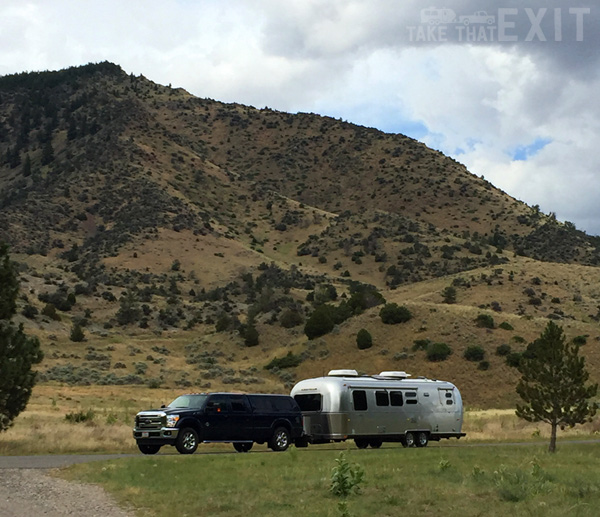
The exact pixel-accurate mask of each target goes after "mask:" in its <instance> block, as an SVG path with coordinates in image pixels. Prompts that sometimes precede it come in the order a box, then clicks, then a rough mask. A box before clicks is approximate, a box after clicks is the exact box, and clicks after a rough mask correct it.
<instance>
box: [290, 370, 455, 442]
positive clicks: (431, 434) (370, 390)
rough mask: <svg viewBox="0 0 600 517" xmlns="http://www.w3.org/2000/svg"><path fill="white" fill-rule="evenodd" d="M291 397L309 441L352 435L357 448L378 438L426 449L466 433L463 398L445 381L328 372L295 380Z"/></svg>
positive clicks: (397, 374) (396, 374)
mask: <svg viewBox="0 0 600 517" xmlns="http://www.w3.org/2000/svg"><path fill="white" fill-rule="evenodd" d="M291 396H292V397H294V399H295V400H296V402H297V403H298V405H299V406H300V409H301V410H302V416H303V420H304V424H303V425H304V433H305V437H306V439H307V441H308V443H327V442H331V441H343V440H347V439H354V440H355V441H356V444H357V446H358V447H361V448H363V447H366V446H368V445H371V446H372V447H379V446H380V445H381V443H382V442H401V443H402V444H403V445H405V446H413V445H416V446H421V447H424V446H425V445H427V443H428V441H429V440H435V441H437V440H440V439H442V438H460V437H462V436H464V435H465V433H463V432H462V423H463V403H462V397H461V395H460V392H459V390H458V389H457V388H456V386H455V385H454V384H452V383H450V382H446V381H440V380H433V379H426V378H424V377H420V378H415V379H410V378H409V375H408V374H406V373H404V372H381V373H380V374H379V375H372V376H366V375H362V376H359V375H358V373H357V372H356V371H355V370H332V371H331V372H329V374H328V375H327V376H326V377H318V378H314V379H306V380H303V381H300V382H298V383H297V384H296V385H295V386H294V388H293V389H292V391H291Z"/></svg>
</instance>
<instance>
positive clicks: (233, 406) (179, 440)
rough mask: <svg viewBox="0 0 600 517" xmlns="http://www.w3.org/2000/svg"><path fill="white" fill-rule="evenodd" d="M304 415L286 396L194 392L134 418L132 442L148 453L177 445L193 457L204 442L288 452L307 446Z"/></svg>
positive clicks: (248, 448)
mask: <svg viewBox="0 0 600 517" xmlns="http://www.w3.org/2000/svg"><path fill="white" fill-rule="evenodd" d="M302 433H303V427H302V413H301V411H300V408H299V407H298V405H297V404H296V401H295V400H294V399H293V398H292V397H289V396H287V395H265V394H250V395H245V394H240V393H195V394H189V395H181V396H180V397H177V398H176V399H175V400H174V401H173V402H171V403H170V404H169V405H168V406H163V407H162V408H161V409H157V410H150V411H141V412H140V413H138V414H137V415H136V417H135V427H134V429H133V437H134V438H135V440H136V442H137V445H138V448H139V449H140V451H142V452H143V453H144V454H156V453H157V452H158V451H159V450H160V448H161V447H162V446H163V445H174V446H175V447H176V448H177V450H178V451H179V452H180V453H181V454H193V453H194V452H195V451H196V449H197V448H198V444H199V443H200V442H227V443H233V446H234V448H235V450H236V451H238V452H248V451H249V450H250V449H251V448H252V445H253V444H254V443H255V442H256V443H259V444H262V443H268V444H269V447H270V448H271V449H273V450H274V451H285V450H286V449H287V448H288V446H289V445H290V443H293V442H295V443H296V445H297V446H304V445H305V441H304V440H303V438H302Z"/></svg>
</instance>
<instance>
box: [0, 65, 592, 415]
mask: <svg viewBox="0 0 600 517" xmlns="http://www.w3.org/2000/svg"><path fill="white" fill-rule="evenodd" d="M0 137H1V138H0V157H1V166H0V239H3V240H6V241H8V242H9V243H10V244H11V246H12V250H13V252H14V253H16V255H15V257H16V259H17V260H18V261H19V262H20V264H21V270H22V287H23V298H22V300H21V306H22V309H23V311H24V315H23V316H22V320H23V322H25V323H26V324H27V325H28V326H29V327H30V328H31V329H32V330H33V331H35V332H37V333H39V335H40V336H41V337H42V338H43V342H44V343H46V346H47V347H48V351H49V352H50V353H49V354H48V359H47V360H46V362H45V363H44V365H43V366H42V370H43V372H45V373H44V375H45V377H44V378H46V379H47V380H51V379H55V380H61V379H62V380H63V381H65V382H83V380H82V379H84V378H86V375H87V376H88V378H91V379H92V382H107V383H128V382H149V381H150V380H152V381H153V382H157V383H171V384H172V383H176V384H177V383H179V384H180V385H182V386H185V385H186V384H187V383H190V384H195V383H196V381H197V382H198V383H200V384H206V382H211V383H213V384H214V383H217V384H216V385H219V386H220V385H221V383H225V380H227V381H228V382H231V383H233V384H236V383H237V384H238V385H239V384H240V383H241V385H246V384H248V382H250V381H248V382H247V383H246V384H244V382H245V381H242V380H240V379H246V380H248V379H253V381H252V382H261V381H263V382H267V383H271V384H273V383H276V384H275V386H279V388H276V387H274V388H273V389H281V387H282V384H281V383H283V384H289V383H290V382H292V381H293V378H294V375H296V376H299V375H300V376H305V375H312V374H315V373H321V370H323V369H327V368H329V367H330V366H331V367H333V366H336V367H337V366H340V362H344V361H350V362H352V363H353V365H351V366H354V367H357V364H356V363H360V366H361V368H362V369H363V370H364V371H369V372H373V371H374V370H373V369H377V368H379V369H390V363H395V361H407V363H406V368H410V369H414V371H415V373H418V374H421V373H427V374H429V375H436V376H437V375H438V373H439V375H440V376H446V377H449V378H457V379H459V380H461V381H463V382H464V383H465V384H469V383H470V382H471V381H470V379H471V376H472V374H473V371H472V369H473V367H475V368H476V367H477V365H474V366H473V365H470V364H468V363H465V361H464V359H462V357H461V355H460V354H461V353H462V350H463V349H464V347H465V346H466V345H467V342H469V341H473V340H474V341H477V340H481V342H482V343H483V344H485V345H486V347H487V348H488V357H493V359H490V361H489V362H490V364H491V369H490V371H485V370H476V375H477V376H482V377H481V379H482V382H483V379H485V378H489V377H492V376H494V375H496V374H497V373H498V372H497V371H494V370H495V369H502V370H501V371H502V378H503V379H507V383H510V382H512V380H514V371H512V370H510V369H508V370H506V369H505V367H504V366H503V365H504V362H503V361H504V359H503V358H495V356H494V350H495V346H497V345H499V344H502V343H500V342H497V341H498V340H502V339H504V336H502V333H501V332H499V331H498V330H494V331H492V332H491V334H490V335H487V334H483V335H481V336H480V334H481V332H482V331H481V330H480V329H479V330H472V331H471V330H468V329H475V328H476V327H475V324H474V322H473V320H474V318H475V317H476V316H477V314H478V313H479V311H481V310H488V311H489V310H491V311H492V312H495V311H497V309H498V306H497V305H496V304H500V305H501V306H502V316H503V317H504V316H506V319H507V321H511V322H515V321H517V322H523V325H522V327H523V334H524V336H522V337H524V338H526V339H533V337H535V333H536V332H538V333H539V331H541V328H543V322H544V320H545V318H547V317H548V316H549V315H551V316H552V317H553V318H555V319H563V320H564V321H566V322H568V323H569V324H571V322H574V323H572V324H573V325H574V327H573V328H574V329H576V331H577V332H578V334H577V335H584V334H588V335H589V336H590V337H589V340H590V342H591V341H592V340H593V338H594V336H596V335H597V329H596V327H597V321H598V316H597V311H596V305H597V300H596V297H597V293H596V292H595V291H594V288H592V287H591V286H590V285H589V280H587V279H589V278H593V277H594V275H595V272H596V269H595V268H594V267H592V266H594V265H596V264H597V263H598V260H599V257H600V252H599V242H598V240H597V239H595V238H591V237H589V236H587V235H585V234H584V233H583V232H579V231H577V230H576V229H575V228H574V227H573V225H570V224H563V223H560V222H558V221H556V220H555V219H554V218H553V217H552V216H551V215H545V214H542V213H540V211H539V209H537V208H536V207H528V206H527V205H525V204H524V203H522V202H519V201H517V200H515V199H514V198H512V197H510V196H509V195H507V194H506V193H504V192H502V191H500V190H498V189H496V188H495V187H493V185H491V184H490V183H489V182H487V181H485V180H484V179H482V178H478V177H476V176H474V175H473V174H471V173H470V172H469V171H467V170H466V169H465V167H464V166H462V165H461V164H459V163H457V162H456V161H454V160H452V159H451V158H448V157H445V156H443V155H442V154H441V153H439V152H436V151H432V150H430V149H428V148H427V147H426V146H425V145H423V144H421V143H419V142H417V141H415V140H412V139H410V138H408V137H405V136H403V135H390V134H385V133H382V132H380V131H377V130H375V129H371V128H364V127H361V126H356V125H353V124H350V123H346V122H342V121H339V120H335V119H331V118H328V117H321V116H318V115H314V114H303V113H302V114H296V115H292V114H288V113H281V112H276V111H273V110H270V109H268V108H265V109H262V110H259V109H255V108H252V107H247V106H242V105H237V104H223V103H220V102H217V101H213V100H210V99H199V98H196V97H194V96H192V95H190V94H189V93H187V92H185V91H183V90H180V89H172V88H170V87H165V86H160V85H157V84H154V83H152V82H151V81H148V80H147V79H145V78H144V77H143V76H140V77H135V76H132V75H127V74H126V73H125V72H123V70H122V69H121V68H120V67H118V66H117V65H114V64H111V63H100V64H90V65H86V66H83V67H78V68H70V69H67V70H62V71H59V72H41V73H32V74H19V75H16V76H6V77H2V78H0ZM525 257H529V258H525ZM542 261H544V262H542ZM549 262H554V264H549ZM575 263H577V264H579V265H578V266H573V265H572V264H575ZM586 266H587V267H586ZM521 274H522V276H523V278H522V279H521V278H520V277H519V275H521ZM544 275H546V276H544ZM554 276H555V278H556V280H555V282H558V278H567V277H569V278H571V280H570V281H569V284H568V285H564V286H561V288H560V289H559V288H558V287H557V288H553V289H552V291H553V292H550V291H551V289H549V288H548V289H546V290H545V291H542V290H540V289H539V286H540V285H545V284H546V283H547V284H548V285H550V286H551V285H557V284H552V278H553V277H554ZM525 279H526V280H525ZM535 279H537V280H535ZM520 280H523V281H520ZM534 280H535V282H537V281H538V280H539V282H540V284H537V283H534V284H532V285H531V286H530V285H525V283H524V282H534ZM586 282H587V283H588V285H586ZM500 283H501V285H500V286H499V287H498V289H496V287H497V286H498V284H500ZM365 284H370V285H372V286H374V288H376V289H378V290H379V291H380V292H381V293H382V294H383V296H384V297H385V298H386V299H387V300H388V301H394V302H398V303H400V304H403V303H406V304H408V306H409V307H410V308H411V310H413V311H414V313H415V317H414V318H413V320H411V321H412V322H411V323H410V324H407V325H405V326H402V327H397V326H393V327H390V326H387V325H383V324H382V323H381V321H380V320H379V318H378V316H377V315H378V311H379V309H380V307H377V306H374V307H365V309H366V310H365V312H363V313H362V314H358V315H355V316H353V317H349V318H348V319H347V320H346V321H345V322H343V323H340V324H339V325H338V326H336V328H335V330H334V332H333V333H330V334H327V335H325V336H323V337H322V338H319V339H317V340H313V341H307V340H306V337H305V336H304V334H303V332H302V328H303V327H302V325H303V322H304V321H306V319H307V318H308V317H309V316H310V314H311V313H312V311H313V310H314V308H315V306H317V305H319V304H320V303H323V302H329V303H330V304H332V305H334V306H337V305H340V304H343V303H344V302H345V301H348V300H351V299H352V296H353V295H354V294H356V293H357V292H364V289H367V291H366V292H370V291H369V290H368V289H370V288H367V287H365ZM451 284H454V285H455V287H456V288H457V289H458V291H459V300H458V304H457V305H447V304H443V305H441V302H442V297H441V295H440V292H441V290H442V289H443V288H444V287H447V286H450V285H451ZM525 290H527V293H529V294H523V293H524V291H525ZM530 290H533V291H534V293H533V294H531V293H530ZM491 291H498V293H499V295H498V297H497V299H492V298H491V296H492V295H491V294H490V293H491ZM538 291H539V292H538ZM546 291H547V292H546ZM419 293H421V294H419ZM475 293H476V294H475ZM544 293H546V294H544ZM334 294H335V296H334ZM494 296H495V295H494ZM307 298H308V299H307ZM461 298H462V299H461ZM532 300H533V302H532ZM538 300H539V301H538ZM552 300H560V303H558V302H553V301H552ZM566 300H574V301H569V305H568V307H565V303H566ZM491 302H496V304H492V303H491ZM49 306H51V307H49ZM53 308H54V309H56V308H57V309H58V312H57V313H56V315H54V313H53V312H52V311H53ZM361 310H362V309H361ZM42 311H44V314H41V313H42ZM128 311H129V312H128ZM356 312H360V311H356ZM290 314H292V316H289V315H290ZM428 315H429V316H428ZM431 315H434V316H436V317H435V318H433V319H435V320H437V319H438V318H437V316H439V321H436V323H435V324H434V323H432V321H431V320H432V317H431ZM284 316H285V317H290V318H292V320H291V321H292V322H296V324H295V325H293V326H289V327H288V323H285V322H284V320H285V318H284ZM425 320H427V322H428V323H427V324H425V323H422V322H423V321H425ZM286 321H287V320H286ZM531 321H533V322H534V323H528V322H531ZM220 322H221V323H223V322H225V323H223V324H222V325H219V324H220ZM419 322H421V323H419ZM75 323H78V324H82V325H84V327H85V328H86V334H87V339H88V341H87V342H85V343H82V344H75V343H72V342H70V341H69V340H68V336H69V331H70V328H71V326H72V325H73V324H75ZM575 323H576V325H575ZM215 324H216V327H217V328H218V329H220V330H221V331H220V332H215ZM289 324H290V325H291V323H289ZM246 326H250V327H256V328H257V329H258V331H259V335H260V345H259V346H258V347H245V346H244V332H245V329H246ZM513 326H514V327H515V328H517V327H519V326H520V325H513ZM362 327H365V328H369V330H371V331H372V333H373V335H374V337H375V342H376V344H377V346H376V347H374V349H375V348H376V349H377V350H378V351H377V352H376V351H375V350H368V351H361V352H360V353H359V351H358V350H357V349H356V345H355V339H356V336H355V335H356V332H357V331H358V330H359V329H360V328H362ZM423 327H425V328H426V329H432V330H431V332H430V333H429V335H427V336H425V338H427V339H431V340H444V341H446V342H448V343H449V344H451V345H452V346H453V347H454V348H455V354H454V355H453V356H452V357H451V358H450V359H449V361H447V362H445V363H441V364H440V365H433V364H431V363H428V362H427V361H426V360H425V359H424V357H423V354H419V353H415V354H413V352H411V351H410V350H411V348H412V346H413V345H412V344H413V341H414V340H417V339H421V338H423V334H427V333H428V332H426V330H423ZM458 328H464V329H467V331H466V334H463V333H461V332H458ZM451 329H454V330H451ZM240 331H241V332H240ZM161 333H162V334H161ZM50 338H52V339H50ZM488 338H489V339H488ZM107 343H112V344H107ZM131 343H135V345H134V344H131ZM111 347H112V348H113V349H114V350H109V348H111ZM132 347H133V349H132ZM347 347H350V348H347ZM90 348H91V349H92V350H89V349H90ZM134 349H135V350H139V352H136V351H135V350H134ZM155 349H156V350H159V351H162V352H156V350H155ZM165 349H166V350H168V351H169V354H167V353H164V350H165ZM153 350H154V352H152V351H153ZM290 350H293V351H294V353H298V354H301V356H302V362H301V364H300V366H298V367H296V368H291V369H284V370H283V371H281V372H280V374H278V375H273V374H271V373H269V372H265V371H264V370H262V366H264V364H265V363H266V362H267V361H266V360H265V359H267V358H273V357H277V356H281V354H283V353H287V352H288V351H290ZM385 350H387V351H388V353H387V354H386V353H383V351H385ZM215 354H222V355H216V356H215ZM377 354H379V355H377ZM403 354H406V355H403ZM411 354H412V356H411ZM395 355H398V357H400V359H393V357H394V356H395ZM137 356H139V357H137ZM167 356H168V357H167ZM409 356H411V357H409ZM129 357H131V358H133V359H131V358H129ZM148 357H152V359H147V358H148ZM86 358H87V359H86ZM99 358H100V359H99ZM144 358H146V359H144ZM402 358H403V359H402ZM141 363H143V364H145V366H141V365H140V364H141ZM465 364H466V366H465ZM116 365H119V366H118V367H117V366H116ZM211 365H212V367H213V368H212V370H213V371H211V368H210V366H211ZM201 366H202V368H201ZM402 368H404V365H402ZM402 368H400V369H402ZM439 368H441V369H442V372H445V371H446V369H448V368H449V369H450V370H449V371H448V375H446V374H445V373H442V372H439ZM506 368H508V367H506ZM198 369H200V370H201V374H200V377H198V372H197V371H196V370H198ZM242 371H243V372H246V373H245V374H243V375H242V374H240V372H242ZM53 372H54V373H53ZM57 372H58V373H57ZM190 379H193V381H192V380H190ZM201 379H211V380H210V381H206V380H203V381H202V380H201ZM271 384H269V385H271ZM478 385H479V384H478ZM503 386H504V385H503ZM507 386H508V385H506V386H504V387H503V388H502V389H501V391H502V392H503V393H504V395H501V396H500V395H497V394H493V393H488V394H486V395H485V396H480V395H476V393H477V389H476V387H475V388H467V390H468V393H469V395H470V396H472V397H474V398H473V400H477V401H479V402H481V403H491V402H492V401H493V402H494V403H498V404H506V403H508V401H509V399H510V396H509V395H507V394H506V389H507Z"/></svg>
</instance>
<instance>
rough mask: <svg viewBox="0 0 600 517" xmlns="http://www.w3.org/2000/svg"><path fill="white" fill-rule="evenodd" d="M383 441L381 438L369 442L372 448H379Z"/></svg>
mask: <svg viewBox="0 0 600 517" xmlns="http://www.w3.org/2000/svg"><path fill="white" fill-rule="evenodd" d="M382 443H383V442H382V441H381V440H371V441H370V442H369V445H370V446H371V448H372V449H379V447H381V444H382Z"/></svg>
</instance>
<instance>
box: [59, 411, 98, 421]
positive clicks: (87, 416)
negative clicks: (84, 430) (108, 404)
mask: <svg viewBox="0 0 600 517" xmlns="http://www.w3.org/2000/svg"><path fill="white" fill-rule="evenodd" d="M95 416H96V414H95V413H94V411H93V410H92V409H88V410H87V411H77V412H76V413H67V414H66V415H65V420H66V421H67V422H70V423H72V424H80V423H82V422H91V421H92V420H94V417H95Z"/></svg>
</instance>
